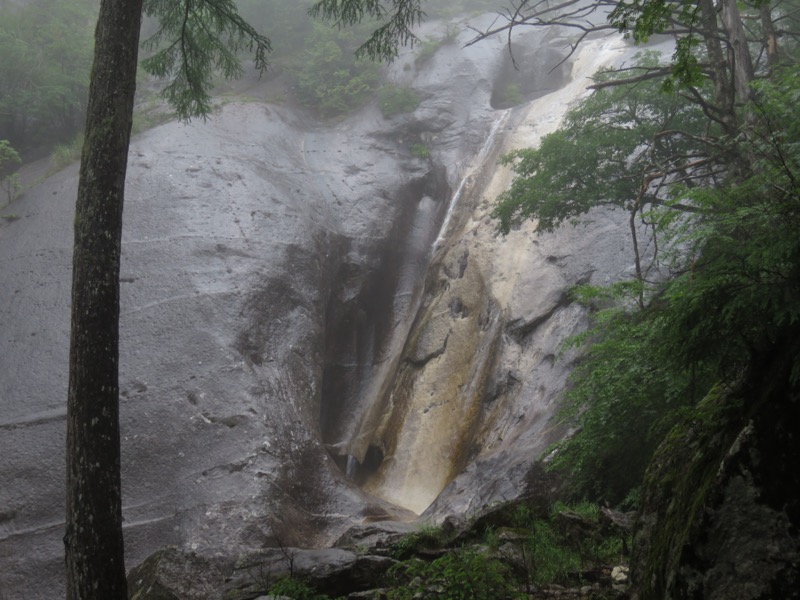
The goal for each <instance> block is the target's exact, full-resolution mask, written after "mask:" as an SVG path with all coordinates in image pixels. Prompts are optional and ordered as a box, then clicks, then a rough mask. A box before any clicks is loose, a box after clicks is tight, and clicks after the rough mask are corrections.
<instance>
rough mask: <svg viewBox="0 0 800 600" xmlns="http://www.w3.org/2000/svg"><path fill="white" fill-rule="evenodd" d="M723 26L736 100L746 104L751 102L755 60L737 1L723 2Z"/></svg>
mask: <svg viewBox="0 0 800 600" xmlns="http://www.w3.org/2000/svg"><path fill="white" fill-rule="evenodd" d="M720 13H721V16H722V25H723V27H724V28H725V33H726V36H727V41H728V45H729V47H730V54H731V55H732V60H731V62H732V63H733V64H732V65H731V72H732V75H733V84H734V89H735V90H736V100H737V101H738V102H741V103H743V104H744V103H746V102H747V101H748V100H750V96H751V91H750V84H751V83H752V81H753V78H754V77H755V74H754V71H753V59H752V57H751V56H750V48H749V47H748V44H747V37H746V35H745V31H744V24H743V23H742V15H741V13H739V7H738V6H736V0H723V1H722V10H721V11H720Z"/></svg>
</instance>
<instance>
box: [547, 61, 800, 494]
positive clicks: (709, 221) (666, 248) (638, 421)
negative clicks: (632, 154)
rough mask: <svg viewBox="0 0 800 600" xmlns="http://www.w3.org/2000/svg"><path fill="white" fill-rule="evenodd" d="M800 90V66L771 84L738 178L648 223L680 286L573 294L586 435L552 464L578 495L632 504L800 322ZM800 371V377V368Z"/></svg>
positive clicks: (743, 143) (746, 132) (670, 280)
mask: <svg viewBox="0 0 800 600" xmlns="http://www.w3.org/2000/svg"><path fill="white" fill-rule="evenodd" d="M798 90H800V73H798V68H797V67H796V66H793V67H791V68H786V69H784V70H781V71H778V72H776V74H775V75H774V76H773V77H772V78H771V79H770V80H765V81H764V82H762V83H760V84H759V86H758V87H757V92H758V93H757V101H756V103H755V105H754V106H753V107H752V108H751V110H752V111H753V119H752V122H751V124H750V126H749V127H748V128H745V129H743V132H742V135H741V136H740V137H739V139H737V140H736V142H737V147H736V155H737V156H739V157H746V163H745V164H746V165H747V166H746V168H742V167H741V166H737V170H736V173H737V175H738V177H737V178H736V179H733V178H729V179H728V180H719V179H718V180H717V183H716V185H712V183H713V182H712V181H711V180H702V179H700V180H698V181H700V182H701V183H702V184H703V185H697V182H693V184H692V185H685V186H679V185H673V186H671V188H670V196H669V197H667V198H665V200H664V201H663V202H661V203H659V204H657V205H656V206H655V207H654V208H653V209H652V210H651V211H649V212H648V213H644V214H643V218H644V219H645V220H646V221H647V222H648V223H650V224H651V226H652V227H654V229H655V231H656V234H657V235H658V239H659V244H660V247H661V254H660V256H659V261H660V264H661V267H662V269H664V270H665V271H666V272H668V273H669V276H668V277H665V278H662V279H660V280H657V281H652V282H648V281H641V282H624V283H622V284H617V285H614V286H611V287H607V288H594V287H582V288H579V289H577V290H574V291H573V297H574V298H575V299H577V300H579V301H581V302H584V303H586V304H587V305H589V306H590V307H592V308H593V310H594V312H593V314H592V317H591V318H592V325H591V327H590V329H589V330H588V331H587V332H585V333H584V334H582V335H580V336H577V337H576V338H574V339H573V340H572V341H571V344H572V345H574V346H583V347H584V348H585V353H584V355H583V357H582V359H581V360H580V361H579V363H578V364H577V366H576V368H575V369H574V371H573V374H572V378H571V381H572V388H571V389H570V391H569V392H568V393H567V395H566V404H565V410H564V412H563V415H562V416H564V417H565V418H567V419H571V420H573V422H574V423H575V425H576V426H577V428H578V432H577V433H576V434H575V435H574V436H573V437H572V438H570V439H568V440H566V441H564V442H562V443H561V444H559V445H558V446H557V447H556V452H555V455H554V458H553V461H552V463H551V464H552V466H553V467H554V468H563V469H566V470H568V471H569V472H570V473H571V474H572V475H573V478H572V481H573V482H574V485H575V493H576V494H577V495H589V496H591V497H594V498H603V499H606V500H608V501H610V502H612V503H617V502H621V501H623V499H625V498H626V497H629V495H630V492H631V491H632V490H635V489H636V488H637V487H638V485H639V482H640V481H641V478H642V475H643V473H644V470H645V467H646V465H647V464H648V462H649V461H650V459H651V457H652V456H653V452H654V451H655V449H656V447H657V446H658V444H659V442H660V441H661V440H662V439H664V437H665V436H666V434H667V432H668V431H669V430H670V429H671V428H672V427H673V426H674V424H675V423H676V422H679V421H680V420H681V419H682V418H684V416H685V415H687V414H692V408H693V406H694V405H695V403H696V402H697V400H698V399H699V398H702V397H704V396H705V395H706V394H708V393H709V391H710V390H711V389H713V387H714V386H715V385H717V384H718V383H719V382H723V383H724V384H726V385H729V386H734V385H736V384H737V383H738V382H739V381H741V380H742V378H744V377H746V376H747V372H748V369H749V368H750V365H751V364H752V362H753V357H756V356H764V355H768V354H769V353H770V351H771V350H770V349H771V348H775V347H777V346H778V345H779V344H781V343H782V341H783V339H784V337H785V335H786V332H787V331H791V330H792V328H794V327H796V326H797V324H798V323H800V236H798V235H797V232H798V231H800V186H799V185H798V174H800V168H799V167H800V127H798V126H797V123H796V119H794V118H793V117H792V111H793V108H792V107H793V106H794V102H795V101H796V99H797V98H798V95H799V94H800V92H798ZM741 163H742V161H741V160H740V163H739V164H740V165H741ZM594 185H595V186H596V187H597V188H603V187H605V185H606V182H605V181H604V180H603V179H602V178H598V179H595V183H594ZM602 201H603V200H602V199H601V200H598V202H602ZM634 297H641V298H644V299H645V305H644V306H643V307H641V308H637V303H636V302H634V301H633V299H632V298H634ZM794 364H795V366H794V377H795V378H798V377H800V356H797V357H795V363H794Z"/></svg>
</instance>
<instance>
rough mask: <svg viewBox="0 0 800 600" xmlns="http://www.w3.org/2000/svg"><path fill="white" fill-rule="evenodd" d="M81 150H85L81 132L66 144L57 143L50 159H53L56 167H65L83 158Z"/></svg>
mask: <svg viewBox="0 0 800 600" xmlns="http://www.w3.org/2000/svg"><path fill="white" fill-rule="evenodd" d="M81 150H83V134H82V133H80V134H78V135H76V136H75V137H74V138H72V141H70V142H69V143H66V144H57V145H56V147H55V148H54V149H53V152H52V153H51V154H50V160H52V161H53V165H54V166H55V168H56V169H57V170H58V169H63V168H64V167H66V166H68V165H71V164H72V163H74V162H77V161H79V160H80V158H81Z"/></svg>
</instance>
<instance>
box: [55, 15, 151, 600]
mask: <svg viewBox="0 0 800 600" xmlns="http://www.w3.org/2000/svg"><path fill="white" fill-rule="evenodd" d="M141 13H142V0H102V3H101V6H100V13H99V16H98V21H97V30H96V32H95V55H94V65H93V67H92V75H91V84H90V88H89V102H88V107H87V114H86V137H85V143H84V148H83V156H82V159H81V171H80V180H79V184H78V201H77V207H76V215H75V246H74V254H73V261H72V264H73V273H72V337H71V341H70V356H69V361H70V366H69V395H68V404H67V515H66V521H67V527H66V535H65V537H64V543H65V545H66V562H67V599H68V600H90V599H91V600H126V599H127V586H126V581H125V565H124V562H123V545H122V501H121V493H120V441H119V418H118V416H119V396H118V390H119V384H118V358H119V347H118V340H119V261H120V244H121V234H122V206H123V193H124V186H125V168H126V165H127V160H128V142H129V141H130V131H131V121H132V113H133V96H134V90H135V84H136V63H137V54H138V45H139V28H140V25H141Z"/></svg>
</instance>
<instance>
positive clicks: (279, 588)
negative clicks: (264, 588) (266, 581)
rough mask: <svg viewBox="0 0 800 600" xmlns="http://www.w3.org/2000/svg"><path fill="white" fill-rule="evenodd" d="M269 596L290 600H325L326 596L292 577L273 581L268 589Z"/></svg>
mask: <svg viewBox="0 0 800 600" xmlns="http://www.w3.org/2000/svg"><path fill="white" fill-rule="evenodd" d="M269 594H270V595H271V596H284V597H286V598H291V599H292V600H327V599H328V596H326V595H325V594H320V593H318V592H317V591H316V590H315V589H314V588H313V587H311V586H310V585H308V584H307V583H306V582H305V581H302V580H300V579H295V578H293V577H282V578H280V579H278V580H277V581H275V583H273V584H272V585H271V586H270V588H269Z"/></svg>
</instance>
